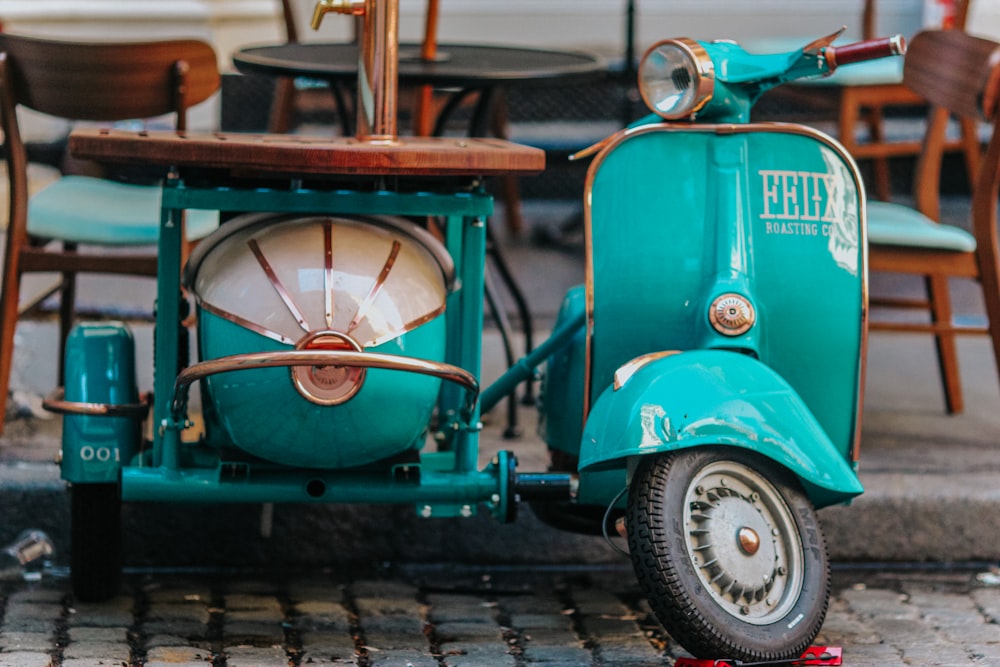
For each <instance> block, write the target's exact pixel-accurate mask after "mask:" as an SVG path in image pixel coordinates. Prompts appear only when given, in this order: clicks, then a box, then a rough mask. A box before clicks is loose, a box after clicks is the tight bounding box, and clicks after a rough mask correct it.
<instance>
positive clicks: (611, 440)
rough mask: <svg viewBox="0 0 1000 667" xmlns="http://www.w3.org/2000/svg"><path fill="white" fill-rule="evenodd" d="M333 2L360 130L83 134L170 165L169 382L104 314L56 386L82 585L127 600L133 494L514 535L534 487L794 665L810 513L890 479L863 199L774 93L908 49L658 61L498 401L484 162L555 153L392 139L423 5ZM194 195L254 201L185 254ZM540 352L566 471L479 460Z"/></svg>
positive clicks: (602, 148) (550, 516)
mask: <svg viewBox="0 0 1000 667" xmlns="http://www.w3.org/2000/svg"><path fill="white" fill-rule="evenodd" d="M325 11H336V12H341V13H347V14H352V15H360V16H362V17H363V29H362V31H361V40H360V41H361V43H360V46H359V48H360V53H361V55H360V58H361V63H362V67H360V68H359V69H360V70H361V71H362V73H363V77H362V80H361V81H359V95H358V100H359V105H358V106H359V108H358V112H359V113H358V134H357V136H356V137H346V138H335V139H330V138H314V139H309V138H303V137H295V138H294V139H293V140H282V139H281V138H275V137H260V136H240V135H220V134H214V133H213V134H208V133H206V134H205V135H199V134H197V133H193V132H188V133H186V134H184V135H183V136H178V135H176V134H174V133H170V132H154V131H149V132H146V131H143V132H138V133H136V132H130V131H125V130H104V129H81V130H77V131H75V132H74V133H73V135H72V136H71V138H70V148H71V150H72V151H73V152H74V153H75V154H77V155H78V156H80V157H86V158H90V159H99V160H108V161H113V162H122V161H125V162H128V161H131V162H141V163H145V164H160V165H165V166H168V167H169V176H168V178H167V179H166V181H165V184H164V187H163V196H162V208H163V215H162V224H161V227H160V236H159V241H158V258H159V261H158V275H157V301H156V323H155V327H156V328H155V353H154V357H155V359H154V362H155V364H154V378H153V391H152V392H151V393H146V394H140V392H139V390H138V387H137V386H136V382H135V372H134V366H135V363H134V349H133V343H132V336H131V333H130V332H129V330H128V328H127V327H126V326H125V325H124V324H121V323H113V322H89V323H87V322H85V323H81V324H79V325H78V326H77V327H76V328H75V329H74V331H73V333H72V334H71V336H70V339H69V341H68V344H67V350H66V386H65V388H64V389H59V390H57V391H56V392H54V393H53V395H52V396H50V397H49V398H48V399H47V401H46V405H47V407H48V408H49V409H51V410H53V411H55V412H59V413H62V414H64V415H65V418H64V432H63V444H62V457H61V474H62V477H63V479H65V480H66V481H67V482H69V484H70V488H71V504H72V513H71V514H72V527H71V539H72V543H71V547H70V560H71V568H72V584H73V590H74V593H75V595H76V597H77V598H78V599H81V600H98V599H103V598H107V597H109V596H111V595H113V594H114V593H115V591H116V590H117V588H118V586H119V580H120V574H121V565H122V557H121V554H120V543H121V530H122V526H121V504H122V503H185V502H191V503H195V502H196V503H278V502H283V503H298V504H308V503H357V504H362V503H368V504H372V503H383V504H389V503H391V504H409V505H412V506H413V507H414V508H415V510H416V512H417V513H418V515H419V516H421V517H427V518H436V517H452V518H458V517H468V516H473V515H475V514H476V513H477V512H479V511H486V512H488V513H489V514H491V515H493V516H494V517H495V518H496V519H498V520H500V521H509V520H512V519H513V518H514V517H515V514H516V509H517V507H518V503H519V501H530V502H531V503H532V504H533V506H534V507H535V508H536V509H538V511H539V512H540V513H541V514H542V515H543V516H544V517H545V518H546V519H547V520H549V521H550V522H552V523H556V524H558V525H562V526H565V527H568V528H571V529H588V530H593V531H603V530H607V528H608V526H610V525H612V524H613V523H615V524H619V525H621V526H622V527H623V529H624V530H625V531H627V534H628V538H629V540H628V541H629V550H630V551H631V553H632V559H633V561H634V564H635V569H636V572H637V574H638V578H639V580H640V582H641V583H642V585H643V587H644V588H645V590H646V593H647V594H648V596H649V600H650V604H651V605H652V607H653V609H654V610H655V611H656V613H657V615H658V617H659V618H660V620H661V621H662V622H663V624H664V625H665V626H666V627H667V629H668V630H669V631H670V633H671V634H672V635H673V636H674V637H675V638H676V639H677V640H678V641H679V642H680V643H681V644H682V645H684V646H685V647H686V648H687V649H688V650H690V651H691V652H692V653H694V654H696V655H699V656H705V657H717V656H726V657H730V658H738V659H758V658H761V659H767V658H781V657H795V656H798V655H799V654H800V653H801V651H802V649H803V648H805V647H806V646H807V645H808V644H809V643H810V642H811V641H812V639H813V638H814V637H815V636H816V634H817V632H818V630H819V627H820V625H821V623H822V621H823V617H824V613H825V610H826V605H827V595H828V593H827V591H828V573H827V561H826V555H825V548H824V544H823V538H822V534H821V531H820V527H819V524H818V523H817V522H816V517H815V512H814V508H817V507H823V506H825V505H830V504H835V503H842V502H845V501H847V500H849V499H850V498H852V497H853V496H855V495H857V494H859V493H861V491H862V489H861V486H860V484H859V483H858V480H857V477H856V475H855V469H854V463H855V461H856V459H857V453H858V452H857V437H858V431H859V428H858V414H859V405H860V398H861V394H860V392H861V381H862V375H863V359H864V343H865V234H864V193H863V188H862V185H861V181H860V179H859V177H858V173H857V170H856V169H855V166H854V164H853V162H852V161H851V159H850V157H849V156H848V155H846V154H845V153H844V151H843V150H842V149H841V148H840V147H839V146H838V145H837V143H836V142H835V141H833V140H831V139H829V138H828V137H826V136H824V135H822V134H820V133H818V132H815V131H813V130H810V129H807V128H804V127H800V126H792V125H780V124H761V123H750V122H749V120H748V119H749V112H750V107H751V105H752V104H753V102H754V101H755V100H756V99H757V98H758V96H759V95H760V94H761V93H762V92H763V91H765V90H766V89H768V88H770V87H772V86H775V85H778V84H780V83H783V82H785V81H789V80H792V79H795V78H798V77H806V76H820V75H823V74H826V73H828V72H830V71H832V69H833V68H834V67H835V66H836V65H837V64H838V63H841V64H842V63H845V62H850V61H853V60H861V59H864V58H873V57H880V56H886V55H890V54H892V53H899V52H901V51H902V44H901V42H899V41H892V40H889V41H884V42H872V43H865V44H861V45H853V46H847V47H841V48H836V49H834V48H833V47H831V46H830V42H831V40H830V39H827V40H820V41H818V42H816V43H815V44H811V45H809V46H808V47H806V48H804V49H800V50H795V51H793V52H790V53H784V54H776V55H752V54H748V53H746V52H745V51H744V50H743V49H741V48H740V47H739V46H738V45H736V44H733V43H730V42H694V41H690V40H668V41H666V42H663V43H661V44H659V45H657V46H655V47H653V48H652V49H651V50H650V51H649V53H648V54H647V55H646V57H645V58H644V61H643V65H642V68H641V73H642V74H641V79H642V81H641V88H642V90H643V92H644V95H645V97H646V100H647V102H648V103H649V104H650V106H651V107H652V108H653V109H654V110H655V111H656V112H657V113H658V114H659V115H658V116H655V117H653V118H652V119H647V120H645V121H643V122H640V123H637V124H636V125H635V126H634V127H631V128H629V129H627V130H624V131H622V132H621V133H619V134H616V135H615V136H613V137H610V138H609V139H608V140H607V141H605V142H603V143H602V144H601V145H599V146H597V147H595V148H594V149H593V150H592V151H591V152H592V153H593V154H594V161H593V165H592V167H591V170H590V175H589V177H588V181H587V199H586V211H587V214H586V226H587V241H588V242H587V284H586V285H585V286H584V287H583V288H580V289H578V290H573V291H572V292H571V293H570V294H569V295H567V297H566V300H565V304H564V305H563V308H562V310H561V313H560V316H559V322H558V326H557V327H556V329H555V331H554V332H553V334H552V336H551V337H550V338H549V339H548V340H546V341H544V342H543V343H541V344H540V345H539V346H538V347H537V348H536V349H535V350H534V351H533V352H531V353H530V354H529V355H528V356H527V357H526V358H525V359H523V360H522V361H520V362H518V363H516V364H515V365H514V366H512V367H511V369H510V370H508V371H507V372H506V373H504V374H503V375H502V376H501V377H500V378H499V379H498V380H497V381H495V382H494V383H493V384H491V385H490V386H488V387H481V386H480V373H481V358H482V349H481V346H482V327H483V317H484V312H483V302H484V293H485V281H484V278H483V271H484V265H485V252H486V221H487V218H488V216H489V215H490V214H491V213H492V198H491V197H490V195H489V194H488V192H487V191H486V189H485V187H484V185H483V177H484V176H485V177H488V176H491V175H495V174H502V173H521V174H528V173H533V172H537V171H539V170H540V169H541V168H542V167H543V164H544V161H543V159H542V155H541V153H540V151H537V150H535V149H530V148H527V147H523V146H517V145H514V144H510V143H507V142H500V141H496V140H485V141H479V140H476V139H463V140H461V141H455V140H450V139H444V138H442V139H433V138H406V137H399V136H397V135H396V133H395V124H394V113H395V108H394V105H395V90H396V80H395V78H394V74H395V66H394V65H395V63H394V62H393V58H392V57H391V55H392V54H395V53H396V52H397V51H396V46H395V45H396V43H397V36H396V34H395V28H396V26H397V23H398V21H397V18H398V2H397V0H365V1H364V2H339V1H334V0H323V1H322V2H320V3H319V5H318V11H317V16H318V17H320V18H321V17H322V14H323V12H325ZM386 54H388V55H389V56H390V57H381V56H383V55H386ZM661 117H662V118H661ZM188 209H213V210H220V211H226V212H232V213H234V215H231V216H228V219H227V221H226V222H225V223H223V224H222V225H221V226H220V228H219V230H218V231H217V232H215V233H214V234H212V235H211V236H209V237H208V238H206V239H204V240H203V241H202V242H201V243H200V244H199V245H198V247H197V249H196V251H195V252H194V253H193V254H192V255H191V257H190V259H189V260H188V261H187V263H186V265H185V266H183V267H182V265H181V254H182V253H181V248H182V240H183V239H182V224H181V223H182V216H183V213H184V211H185V210H188ZM428 218H431V219H433V220H434V221H435V223H436V227H437V229H438V233H431V232H430V231H428V230H427V229H425V228H424V227H423V225H422V224H421V223H422V222H425V221H426V220H428ZM182 285H183V286H184V291H183V292H182V290H181V286H182ZM189 301H191V302H193V306H194V307H193V308H192V309H191V310H190V311H189V309H188V306H189ZM192 318H193V319H196V321H197V326H196V328H195V335H196V336H197V343H198V345H197V348H198V357H197V359H196V360H195V361H193V362H192V361H191V360H189V358H188V354H187V345H186V344H185V341H184V339H185V333H186V332H187V331H188V325H189V324H190V322H191V320H192ZM543 366H544V367H545V373H544V383H543V386H544V392H543V394H542V396H541V399H542V400H541V410H542V417H543V424H544V435H545V440H546V441H547V443H548V447H549V448H550V450H551V452H552V460H553V469H552V470H547V471H536V472H530V471H529V472H523V471H521V470H519V469H518V467H517V461H516V458H515V457H514V456H513V455H512V454H511V453H510V452H506V451H501V452H498V453H497V455H496V456H495V457H493V458H492V460H491V461H490V462H489V463H488V464H486V465H485V466H484V467H479V463H478V460H479V449H478V447H479V435H480V431H481V429H482V424H481V415H482V414H484V413H485V412H487V411H489V410H490V409H492V408H493V407H494V406H496V405H497V404H498V403H499V402H500V401H501V400H502V399H503V398H505V397H506V396H507V395H509V394H510V393H511V392H512V390H513V389H514V388H516V387H517V385H518V384H520V383H521V382H523V381H524V380H526V379H528V378H532V377H534V375H535V374H536V373H537V372H538V371H537V369H538V368H541V367H543ZM194 386H197V387H198V388H199V391H200V398H201V413H202V415H203V418H204V419H203V424H202V426H201V427H200V428H192V417H193V416H194V415H193V411H192V410H191V408H190V405H189V398H188V397H189V391H190V389H191V388H192V387H194Z"/></svg>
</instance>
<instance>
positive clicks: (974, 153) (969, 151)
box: [959, 118, 982, 191]
mask: <svg viewBox="0 0 1000 667" xmlns="http://www.w3.org/2000/svg"><path fill="white" fill-rule="evenodd" d="M959 123H960V124H961V126H962V155H963V156H964V157H965V173H966V174H968V176H969V188H970V189H971V190H973V191H974V190H975V188H976V175H977V174H978V173H979V159H980V157H981V156H982V147H981V146H980V144H979V127H978V125H979V124H978V122H976V121H975V120H974V119H972V118H961V119H959Z"/></svg>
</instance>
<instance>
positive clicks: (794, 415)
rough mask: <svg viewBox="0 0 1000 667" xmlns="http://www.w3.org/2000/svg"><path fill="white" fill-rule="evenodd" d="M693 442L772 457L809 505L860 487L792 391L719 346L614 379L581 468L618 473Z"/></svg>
mask: <svg viewBox="0 0 1000 667" xmlns="http://www.w3.org/2000/svg"><path fill="white" fill-rule="evenodd" d="M700 446H732V447H740V448H744V449H748V450H751V451H754V452H756V453H758V454H761V455H763V456H766V457H768V458H770V459H772V460H774V461H776V462H777V463H779V464H781V465H783V466H784V467H786V468H787V469H789V470H791V471H792V472H793V473H794V474H795V475H796V476H797V477H798V478H799V479H800V481H801V482H802V485H803V488H804V489H805V491H806V493H807V494H808V496H809V499H810V500H811V501H812V503H813V504H814V505H815V506H816V507H823V506H826V505H831V504H835V503H840V502H845V501H847V500H849V499H850V498H852V497H854V496H856V495H858V494H860V493H862V491H863V488H862V486H861V483H860V482H859V481H858V478H857V475H856V474H855V472H854V470H853V469H852V467H851V465H850V464H849V463H848V456H847V453H846V452H841V451H839V450H838V449H837V448H836V447H835V446H834V444H833V443H832V442H831V440H830V438H829V437H828V436H827V434H826V433H825V432H824V431H823V428H822V427H821V426H820V424H819V423H818V422H817V421H816V418H815V417H814V416H813V414H812V413H811V412H810V410H809V408H808V407H807V406H806V404H805V402H804V401H803V400H802V399H801V398H800V397H799V395H798V394H797V393H796V392H795V390H794V389H793V388H792V387H791V386H790V385H789V384H788V383H787V382H785V380H783V379H782V378H781V377H780V376H779V375H778V374H777V373H775V372H774V371H773V370H771V369H770V368H769V367H767V366H766V365H764V364H762V363H761V362H759V361H757V360H756V359H754V358H752V357H749V356H747V355H743V354H739V353H737V352H730V351H723V350H696V351H691V352H683V353H678V354H673V355H669V356H665V357H660V358H658V359H655V360H653V361H650V362H649V363H647V364H645V365H643V366H641V367H640V368H638V370H635V371H634V372H633V373H631V375H629V376H627V377H626V376H624V375H620V376H619V379H618V381H617V382H616V383H615V385H614V386H611V387H608V388H607V389H606V390H605V391H604V392H603V393H602V394H601V396H600V397H599V398H598V400H597V401H596V402H595V404H594V406H593V408H592V409H591V411H590V414H589V415H588V417H587V422H586V425H585V427H584V433H583V441H582V443H581V449H580V469H581V470H584V471H586V470H604V469H609V468H622V467H626V466H627V465H628V461H629V460H630V459H632V458H634V457H640V456H648V455H650V454H657V453H663V452H670V451H674V450H679V449H686V448H693V447H700Z"/></svg>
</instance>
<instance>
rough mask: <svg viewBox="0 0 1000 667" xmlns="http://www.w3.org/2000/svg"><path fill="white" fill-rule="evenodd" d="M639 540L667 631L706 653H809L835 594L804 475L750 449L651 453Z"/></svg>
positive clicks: (639, 495) (640, 562)
mask: <svg viewBox="0 0 1000 667" xmlns="http://www.w3.org/2000/svg"><path fill="white" fill-rule="evenodd" d="M627 525H628V538H629V550H630V552H631V554H632V564H633V566H634V568H635V572H636V575H637V576H638V578H639V582H640V584H641V586H642V587H643V589H644V590H645V592H646V595H647V597H648V598H649V603H650V606H651V607H652V609H653V611H654V612H655V614H656V616H657V618H658V619H659V620H660V622H661V623H662V624H663V626H664V627H665V628H666V630H667V631H668V632H669V633H670V634H671V635H672V636H673V637H674V639H676V640H677V641H678V642H679V643H680V644H681V645H682V646H683V647H684V648H686V649H687V650H688V651H690V652H691V653H693V654H694V655H695V656H697V657H701V658H706V659H707V658H727V659H735V660H744V661H763V660H779V659H791V658H795V657H798V656H799V655H801V654H802V652H803V651H804V650H805V649H806V648H807V647H808V646H809V644H810V643H811V642H812V641H813V639H815V637H816V635H817V634H818V633H819V629H820V626H821V625H822V624H823V618H824V617H825V615H826V609H827V604H828V601H829V585H830V582H829V567H828V563H827V556H826V545H825V543H824V541H823V535H822V532H821V531H820V525H819V523H818V522H817V521H816V512H815V510H814V509H813V507H812V504H811V503H810V502H809V500H808V499H807V498H806V497H805V494H804V493H803V492H802V490H801V488H800V486H799V484H798V482H797V480H796V479H795V478H794V477H793V476H792V475H791V474H790V473H789V472H787V471H786V470H785V469H784V468H781V467H780V466H778V465H777V464H776V463H774V462H772V461H770V460H768V459H766V458H763V457H761V456H758V455H756V454H753V453H751V452H747V451H744V450H738V449H733V448H711V449H695V450H684V451H680V452H676V453H673V454H670V455H668V456H663V457H657V458H652V457H651V458H650V459H648V460H646V461H644V462H643V463H642V464H641V465H640V466H639V469H638V470H637V472H636V475H635V478H634V480H633V483H632V488H631V489H630V493H629V505H628V515H627Z"/></svg>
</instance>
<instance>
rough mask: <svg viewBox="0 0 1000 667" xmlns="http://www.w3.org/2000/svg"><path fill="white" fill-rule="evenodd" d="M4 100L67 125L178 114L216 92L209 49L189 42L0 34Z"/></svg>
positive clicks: (180, 120) (212, 53)
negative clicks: (99, 40) (76, 39)
mask: <svg viewBox="0 0 1000 667" xmlns="http://www.w3.org/2000/svg"><path fill="white" fill-rule="evenodd" d="M0 54H3V59H4V69H5V76H4V79H5V81H4V83H5V90H4V96H5V98H7V97H12V98H13V99H12V100H9V99H8V100H7V101H8V102H13V103H14V104H20V105H23V106H25V107H28V108H30V109H34V110H35V111H39V112H42V113H46V114H50V115H53V116H58V117H60V118H68V119H72V120H90V121H119V120H128V119H132V118H152V117H156V116H161V115H164V114H168V113H171V112H174V113H178V114H179V117H178V126H179V127H180V128H181V129H183V128H184V124H185V120H184V111H185V110H186V109H187V108H188V107H190V106H192V105H194V104H197V103H199V102H202V101H204V100H205V99H207V98H208V97H209V96H210V95H211V94H212V93H214V92H215V91H216V90H217V89H218V87H219V81H220V79H219V70H218V64H217V60H216V55H215V51H214V50H213V49H212V47H211V46H209V45H208V44H205V43H204V42H199V41H196V40H168V41H156V42H132V43H82V42H63V41H50V40H42V39H34V38H29V37H21V36H15V35H10V34H3V33H0Z"/></svg>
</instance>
